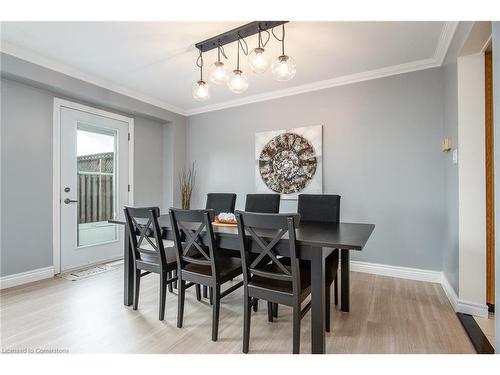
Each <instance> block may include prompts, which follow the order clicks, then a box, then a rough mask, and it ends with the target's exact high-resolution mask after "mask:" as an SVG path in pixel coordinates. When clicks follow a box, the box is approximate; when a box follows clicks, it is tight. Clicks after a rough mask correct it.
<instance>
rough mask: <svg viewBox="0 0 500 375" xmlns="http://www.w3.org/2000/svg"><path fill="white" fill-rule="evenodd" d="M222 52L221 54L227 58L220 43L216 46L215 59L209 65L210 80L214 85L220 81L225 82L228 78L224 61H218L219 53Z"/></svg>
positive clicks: (220, 82)
mask: <svg viewBox="0 0 500 375" xmlns="http://www.w3.org/2000/svg"><path fill="white" fill-rule="evenodd" d="M221 52H222V56H224V57H225V58H226V59H227V56H226V54H225V53H224V49H223V47H222V46H221V45H220V43H219V46H218V47H217V61H216V62H214V63H213V64H212V66H211V67H210V75H209V77H210V81H212V82H213V83H215V84H216V85H220V84H222V83H226V82H227V80H228V79H229V74H228V73H227V70H226V67H225V66H224V63H223V62H222V61H220V55H221Z"/></svg>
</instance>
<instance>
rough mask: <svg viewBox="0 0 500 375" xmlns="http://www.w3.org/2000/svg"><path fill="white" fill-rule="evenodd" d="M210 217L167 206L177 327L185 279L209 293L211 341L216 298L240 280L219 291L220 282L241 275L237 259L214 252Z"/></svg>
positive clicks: (215, 333)
mask: <svg viewBox="0 0 500 375" xmlns="http://www.w3.org/2000/svg"><path fill="white" fill-rule="evenodd" d="M214 216H215V212H214V211H212V210H179V209H174V208H171V209H170V221H171V225H172V229H173V232H174V239H175V248H176V250H177V251H176V255H177V277H178V278H179V284H178V297H179V303H178V309H179V310H178V314H177V327H179V328H181V327H182V322H183V318H184V294H185V289H186V288H187V284H186V282H190V283H191V284H192V283H195V284H201V285H203V286H207V287H210V288H211V295H212V294H213V297H212V298H213V303H212V341H217V337H218V330H219V309H220V300H221V299H222V298H223V297H225V296H227V295H228V294H229V293H231V292H233V291H235V290H236V289H237V288H239V287H240V286H242V285H243V282H239V283H237V284H235V285H233V286H231V287H230V288H228V289H226V290H225V291H223V292H221V285H222V284H224V283H226V282H227V281H230V280H231V279H233V278H234V277H237V276H239V275H241V260H240V259H237V258H231V257H226V256H223V255H221V254H220V252H218V251H217V247H216V242H215V235H214V232H213V228H212V221H213V219H214ZM212 291H213V292H212Z"/></svg>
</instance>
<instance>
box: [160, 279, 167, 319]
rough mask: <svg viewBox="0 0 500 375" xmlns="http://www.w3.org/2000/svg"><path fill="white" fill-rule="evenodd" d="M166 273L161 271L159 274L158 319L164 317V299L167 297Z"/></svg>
mask: <svg viewBox="0 0 500 375" xmlns="http://www.w3.org/2000/svg"><path fill="white" fill-rule="evenodd" d="M167 277H168V276H167V274H166V273H162V274H161V275H160V311H159V314H158V316H159V319H160V320H164V319H165V300H166V299H167Z"/></svg>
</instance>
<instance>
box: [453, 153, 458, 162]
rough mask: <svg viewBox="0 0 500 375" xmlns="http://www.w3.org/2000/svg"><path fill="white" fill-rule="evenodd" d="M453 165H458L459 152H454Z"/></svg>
mask: <svg viewBox="0 0 500 375" xmlns="http://www.w3.org/2000/svg"><path fill="white" fill-rule="evenodd" d="M453 164H458V150H457V149H454V150H453Z"/></svg>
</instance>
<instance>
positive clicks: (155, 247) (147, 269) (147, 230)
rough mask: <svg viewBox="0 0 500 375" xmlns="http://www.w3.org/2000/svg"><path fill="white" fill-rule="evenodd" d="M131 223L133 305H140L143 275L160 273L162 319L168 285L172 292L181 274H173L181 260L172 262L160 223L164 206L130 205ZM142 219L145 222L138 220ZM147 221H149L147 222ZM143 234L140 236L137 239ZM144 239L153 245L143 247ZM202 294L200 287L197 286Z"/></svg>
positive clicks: (127, 217) (126, 211)
mask: <svg viewBox="0 0 500 375" xmlns="http://www.w3.org/2000/svg"><path fill="white" fill-rule="evenodd" d="M123 211H124V213H125V219H126V223H127V226H128V232H129V239H130V245H131V248H132V257H133V265H134V302H133V309H134V310H137V308H138V305H139V289H140V285H141V278H142V277H144V276H146V275H149V274H151V273H156V274H159V275H160V306H159V319H160V320H164V318H165V304H166V293H167V286H168V288H169V290H170V292H172V284H173V283H175V282H176V281H177V277H175V276H172V274H173V271H175V270H177V263H176V262H175V261H174V262H170V263H169V262H168V261H167V258H166V255H165V248H164V246H163V240H162V233H161V229H160V226H159V224H158V217H159V216H160V209H159V208H158V207H129V206H125V207H124V209H123ZM138 220H139V221H141V222H138ZM143 222H145V224H144V223H143ZM137 236H139V239H137ZM144 241H145V242H146V243H147V244H149V245H150V246H151V248H152V250H151V249H145V248H143V247H142V246H143V243H144ZM197 294H198V296H199V294H200V290H199V289H198V290H197Z"/></svg>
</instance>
